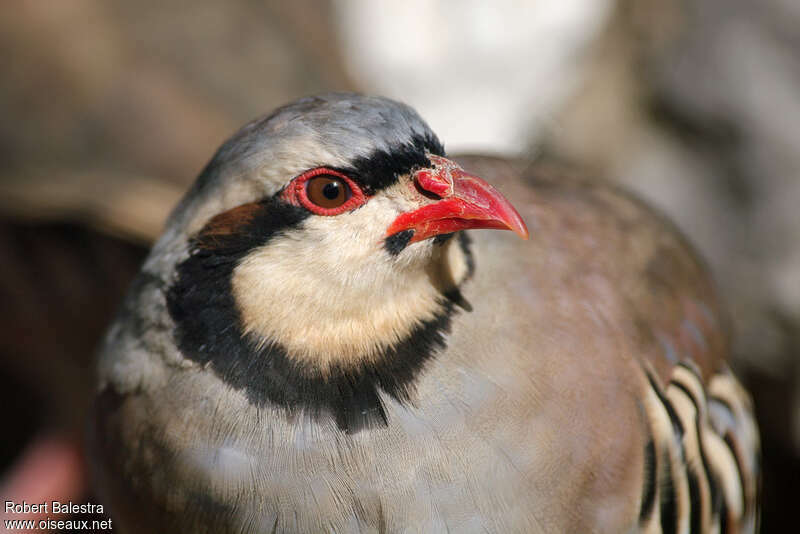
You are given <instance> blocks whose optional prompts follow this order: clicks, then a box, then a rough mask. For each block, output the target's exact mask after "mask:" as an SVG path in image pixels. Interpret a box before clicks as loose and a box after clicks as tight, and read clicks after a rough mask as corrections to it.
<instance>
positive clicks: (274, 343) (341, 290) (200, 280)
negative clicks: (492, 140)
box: [156, 94, 528, 405]
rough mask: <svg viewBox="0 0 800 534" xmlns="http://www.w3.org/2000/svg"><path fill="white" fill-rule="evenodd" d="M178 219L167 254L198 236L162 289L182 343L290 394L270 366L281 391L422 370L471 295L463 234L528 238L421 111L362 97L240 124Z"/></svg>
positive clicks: (219, 366)
mask: <svg viewBox="0 0 800 534" xmlns="http://www.w3.org/2000/svg"><path fill="white" fill-rule="evenodd" d="M169 227H170V229H171V231H168V232H167V235H166V236H165V238H164V242H163V243H159V245H158V246H157V247H156V250H159V249H160V250H161V254H160V256H162V257H165V256H169V257H175V256H176V254H170V253H169V252H168V250H167V249H168V248H169V247H170V246H172V245H170V243H172V244H173V245H174V240H175V239H176V237H175V236H185V237H186V236H188V239H187V240H186V243H187V245H188V246H187V247H186V252H185V254H184V255H183V256H181V255H180V254H177V256H179V257H177V258H176V261H175V264H174V266H172V270H173V271H174V273H175V275H174V276H173V279H172V281H171V282H170V284H171V285H170V288H169V291H168V293H167V302H168V308H169V313H170V315H171V316H172V319H173V321H174V322H175V325H176V341H177V343H178V346H179V347H180V349H181V351H182V353H183V354H184V356H185V357H187V358H189V359H193V360H195V361H199V362H201V363H204V364H209V365H210V366H211V367H212V368H213V369H215V370H217V371H218V373H219V374H220V376H221V377H222V378H223V379H225V380H227V381H229V382H230V383H232V384H233V385H234V386H235V387H240V388H244V389H247V390H248V394H250V395H251V396H255V397H257V398H261V397H262V396H266V397H268V398H271V400H273V401H275V402H277V403H278V404H283V405H289V404H291V399H289V398H288V397H287V396H286V395H287V393H286V392H285V391H284V392H275V391H271V392H270V391H265V388H266V389H267V390H269V389H270V388H271V387H273V386H274V384H273V385H272V386H270V385H265V382H269V380H270V376H272V377H273V378H274V377H275V376H278V375H280V378H279V379H277V380H279V382H280V384H283V386H282V387H283V388H284V389H285V383H286V382H287V381H291V380H294V379H297V380H300V381H314V380H317V381H322V382H323V383H326V384H331V383H334V382H336V378H335V377H336V376H348V377H350V378H348V380H350V381H351V382H352V380H353V378H352V377H354V376H361V375H364V376H366V375H370V376H373V378H375V377H376V376H378V375H380V374H381V373H382V372H385V373H388V372H389V371H388V370H386V369H383V367H381V366H384V365H395V366H399V367H398V368H397V369H395V370H394V371H392V373H394V374H393V376H392V377H384V378H383V379H382V380H383V381H384V382H387V381H389V382H391V381H394V380H395V379H396V380H397V381H398V383H399V382H401V381H402V380H401V379H400V377H401V376H405V375H410V374H414V373H411V372H410V370H409V369H407V368H406V367H405V365H406V364H408V365H412V364H413V365H412V366H416V367H420V368H421V365H422V363H423V361H424V360H425V359H426V358H427V357H429V356H430V354H432V353H433V352H435V350H436V349H437V348H440V347H441V346H442V345H443V344H444V334H445V332H446V329H447V325H448V324H449V316H450V314H451V313H452V310H453V304H454V303H455V304H461V305H462V307H465V308H467V307H469V304H468V303H466V301H465V300H464V299H463V297H462V296H461V293H460V291H459V287H460V285H461V283H462V282H464V280H465V279H466V278H468V276H469V275H470V271H471V258H470V251H469V245H468V240H467V239H466V238H464V237H458V238H455V239H454V236H456V235H458V233H459V232H461V231H462V230H467V229H478V228H490V229H506V230H512V231H514V232H516V233H517V234H519V235H520V236H522V237H523V238H527V236H528V231H527V228H526V227H525V223H524V222H523V221H522V218H521V217H520V215H519V214H518V213H517V211H516V210H515V209H514V207H513V206H512V205H511V204H510V203H509V202H508V201H507V200H506V199H505V198H504V197H503V196H502V195H501V194H500V193H499V192H498V191H497V190H496V189H495V188H493V187H492V186H491V185H489V184H488V183H487V182H485V181H484V180H482V179H481V178H479V177H477V176H474V175H472V174H469V173H468V172H466V171H465V170H464V169H462V168H461V167H460V166H459V165H457V164H456V163H454V162H453V161H452V160H449V159H447V158H446V157H445V154H444V150H443V147H442V145H441V143H440V142H439V141H438V139H437V138H436V136H435V134H434V133H433V132H432V131H431V130H430V128H429V127H428V126H427V124H425V122H424V121H423V120H422V119H421V118H420V117H419V116H418V115H417V114H416V112H414V111H413V110H412V109H411V108H409V107H408V106H405V105H403V104H400V103H397V102H394V101H391V100H387V99H383V98H376V97H365V96H358V95H352V94H333V95H324V96H321V97H314V98H308V99H303V100H299V101H297V102H295V103H293V104H290V105H288V106H286V107H284V108H281V109H279V110H277V111H276V112H274V113H273V114H271V115H269V116H268V117H266V118H263V119H259V120H257V121H254V122H252V123H250V124H248V125H247V126H245V127H244V128H243V129H242V130H240V131H239V132H238V133H237V134H235V135H234V136H233V137H232V138H231V139H230V140H229V141H227V142H226V143H225V144H224V145H223V146H222V147H221V148H220V150H219V151H218V152H217V154H216V156H215V157H214V159H212V161H211V162H210V163H209V165H208V166H207V167H206V169H205V170H204V172H203V173H202V174H201V176H200V178H199V179H198V181H197V183H196V185H195V187H194V188H193V190H192V191H191V192H190V193H189V195H188V196H187V197H186V199H185V200H184V201H183V203H182V204H181V206H180V207H179V208H178V209H177V211H176V212H175V214H174V215H173V216H172V219H171V221H170V224H169ZM170 236H171V237H170ZM156 255H157V256H158V255H159V254H156ZM184 256H185V257H184ZM403 347H406V349H404V348H403ZM404 350H407V352H409V354H408V355H405V356H403V355H401V354H400V353H401V352H403V351H404ZM410 360H413V361H410ZM414 362H416V363H414ZM401 364H402V365H401ZM279 367H280V369H278V368H279ZM381 369H383V371H381ZM414 372H416V371H414ZM385 373H384V374H385ZM287 376H288V377H289V378H287ZM253 381H255V382H256V383H257V385H256V386H253V384H251V382H253ZM259 381H260V382H259ZM377 381H378V382H380V381H381V380H377ZM303 384H304V385H302V386H300V385H298V388H300V387H302V388H305V390H306V391H308V390H309V388H311V389H314V387H316V386H313V384H312V385H310V383H305V382H304V383H303ZM373 386H375V387H378V386H380V387H383V389H384V390H388V389H391V386H388V385H386V384H377V385H376V384H373ZM252 387H255V389H256V390H257V391H256V392H255V393H254V392H253V391H251V390H252ZM336 387H337V388H339V389H341V388H342V387H343V386H341V384H340V385H338V386H336ZM364 387H366V388H367V389H369V386H368V385H365V386H364ZM403 387H405V386H403ZM289 389H291V388H289ZM345 389H359V388H353V387H350V386H347V387H346V388H345ZM401 389H402V388H401ZM331 394H332V395H334V396H335V395H337V394H341V392H340V393H331ZM288 395H289V397H291V394H288ZM320 395H322V394H320ZM322 396H323V397H324V395H322ZM276 397H277V398H276Z"/></svg>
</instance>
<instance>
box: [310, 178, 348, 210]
mask: <svg viewBox="0 0 800 534" xmlns="http://www.w3.org/2000/svg"><path fill="white" fill-rule="evenodd" d="M306 195H308V200H310V201H311V202H313V203H314V204H316V205H317V206H319V207H320V208H326V209H331V208H338V207H339V206H341V205H342V204H344V203H345V202H347V201H348V200H349V199H350V196H351V192H350V186H348V185H347V182H345V181H344V180H342V179H341V178H338V177H336V176H331V175H324V174H323V175H320V176H315V177H313V178H311V179H310V180H309V181H308V182H307V183H306Z"/></svg>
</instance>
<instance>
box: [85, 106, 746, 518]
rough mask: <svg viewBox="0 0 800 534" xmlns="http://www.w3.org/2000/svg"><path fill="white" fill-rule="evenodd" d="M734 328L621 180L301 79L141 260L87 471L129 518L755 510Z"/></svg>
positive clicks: (112, 354) (101, 398)
mask: <svg viewBox="0 0 800 534" xmlns="http://www.w3.org/2000/svg"><path fill="white" fill-rule="evenodd" d="M501 191H502V193H501ZM509 199H511V200H509ZM512 201H513V203H512ZM731 350H732V349H731V342H730V339H729V333H728V327H727V319H726V315H725V311H724V308H723V305H722V304H721V298H720V296H718V295H717V292H716V289H715V287H714V284H713V281H712V279H711V277H710V275H709V273H708V269H707V268H706V267H705V266H704V264H703V262H702V260H700V259H699V258H698V256H697V254H696V253H695V252H694V251H693V249H692V247H691V246H690V245H689V244H688V242H687V240H686V239H685V238H684V237H683V236H682V235H681V234H680V233H679V232H678V231H677V230H676V229H675V227H674V225H673V224H672V223H671V222H669V221H667V220H666V219H665V218H664V217H663V216H662V215H660V214H659V213H658V212H657V211H656V210H654V209H652V208H650V207H649V206H648V205H646V204H645V203H643V202H642V201H640V200H638V199H636V198H635V197H633V196H631V195H630V194H629V193H627V192H625V191H622V190H620V189H618V188H617V187H615V186H613V185H610V184H608V183H606V182H604V181H602V180H597V179H594V180H593V179H590V178H586V177H585V176H583V175H581V174H579V173H575V172H572V171H570V170H568V169H563V168H561V167H559V166H557V165H548V164H542V165H536V164H534V165H531V164H530V163H529V162H527V161H525V160H524V159H519V158H517V159H515V158H503V157H499V156H478V155H464V156H461V157H458V156H448V154H447V153H446V152H445V150H444V146H443V144H442V143H441V141H440V140H439V139H438V138H437V136H436V135H435V134H434V133H433V131H432V130H431V128H430V127H429V126H428V125H427V124H426V123H425V121H424V120H423V119H422V118H421V117H420V116H419V115H418V114H417V112H416V111H414V110H413V109H412V108H411V107H409V106H407V105H405V104H402V103H399V102H396V101H394V100H390V99H387V98H383V97H378V96H365V95H360V94H353V93H327V94H322V95H318V96H312V97H306V98H302V99H299V100H297V101H294V102H292V103H290V104H287V105H285V106H283V107H280V108H278V109H276V110H275V111H273V112H271V113H269V114H268V115H265V116H263V117H261V118H259V119H256V120H254V121H252V122H250V123H248V124H247V125H245V126H244V127H243V128H242V129H241V130H239V131H238V132H237V133H235V134H234V135H233V136H232V137H231V138H230V139H228V140H227V141H226V142H225V143H224V144H223V145H222V146H221V147H220V148H219V150H218V151H217V152H216V154H215V155H214V156H213V158H212V159H211V161H210V162H209V163H208V164H207V165H206V167H205V168H204V169H203V170H202V172H201V173H200V175H199V177H198V179H197V180H196V182H195V183H194V185H193V186H192V187H191V189H190V190H189V192H188V193H187V194H186V196H185V197H184V198H183V200H182V201H180V203H179V204H178V205H177V207H176V208H175V210H174V211H173V213H172V214H171V215H170V217H169V219H168V221H167V223H166V226H165V230H164V233H163V234H162V236H161V237H160V238H159V239H158V240H157V242H156V243H155V245H154V246H153V248H152V250H151V252H150V254H149V256H148V257H147V259H146V260H145V261H144V263H143V265H142V267H141V271H140V272H139V274H138V275H137V277H136V279H135V280H134V282H133V283H132V286H131V287H130V289H129V292H128V294H127V296H126V298H125V300H124V302H123V304H122V306H121V308H120V310H119V312H118V314H117V316H116V318H115V319H114V321H113V323H112V324H111V326H110V327H109V330H108V332H107V334H106V336H105V337H104V339H103V341H102V343H101V346H100V348H99V356H98V360H97V369H96V377H97V378H96V384H95V386H96V394H95V401H94V407H93V409H92V415H91V418H90V424H89V427H90V430H89V436H88V443H89V445H88V447H89V449H88V450H89V452H88V456H89V458H90V459H91V463H92V479H93V483H94V489H95V492H96V494H97V496H98V498H99V499H100V501H101V502H103V503H105V504H106V505H107V507H108V509H110V512H111V516H112V518H113V521H114V523H113V524H114V528H115V529H117V530H119V531H120V532H193V533H204V532H208V533H228V532H230V533H233V532H236V533H262V532H268V533H275V532H292V533H301V532H302V533H311V532H378V533H396V532H397V533H399V532H463V533H470V532H502V533H509V532H525V533H540V532H541V533H544V532H558V533H564V532H647V533H651V532H663V533H672V532H676V533H677V532H682V533H685V532H692V533H697V532H722V533H727V532H742V533H744V532H755V531H756V529H757V528H758V516H759V508H758V501H759V494H758V491H759V469H760V468H759V459H760V451H759V441H758V429H757V424H756V421H755V418H754V415H753V406H752V401H751V399H750V397H749V395H748V393H747V392H746V390H745V389H744V388H743V386H742V385H741V384H740V383H739V381H738V380H737V379H736V377H735V375H734V374H733V373H732V371H731V369H730V365H729V362H728V357H729V355H730V352H731Z"/></svg>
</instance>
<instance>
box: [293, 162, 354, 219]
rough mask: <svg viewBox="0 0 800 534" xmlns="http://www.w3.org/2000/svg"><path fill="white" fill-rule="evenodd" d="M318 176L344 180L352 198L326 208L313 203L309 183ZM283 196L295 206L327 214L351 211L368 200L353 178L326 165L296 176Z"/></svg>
mask: <svg viewBox="0 0 800 534" xmlns="http://www.w3.org/2000/svg"><path fill="white" fill-rule="evenodd" d="M318 176H330V177H333V178H336V179H338V180H341V181H342V182H344V183H345V184H346V185H347V186H348V187H349V188H350V198H348V199H347V201H346V202H345V203H344V204H342V205H341V206H337V207H335V208H324V207H322V206H318V205H317V204H315V203H313V202H312V201H311V200H310V199H309V198H308V190H307V185H308V181H309V180H311V179H312V178H316V177H318ZM281 196H282V197H283V198H284V199H285V200H286V201H288V202H289V203H291V204H294V205H295V206H303V207H304V208H306V209H307V210H308V211H310V212H311V213H315V214H317V215H326V216H330V215H339V214H340V213H344V212H345V211H351V210H353V209H355V208H357V207H359V206H361V205H362V204H364V202H366V201H367V197H366V195H364V192H363V191H362V190H361V188H360V187H359V186H358V185H357V184H356V183H355V182H354V181H353V180H351V179H350V178H349V177H347V176H346V175H344V174H342V173H341V172H338V171H334V170H333V169H328V168H325V167H318V168H316V169H311V170H310V171H306V172H304V173H303V174H301V175H300V176H298V177H296V178H295V179H293V180H292V181H291V182H290V183H289V185H288V186H287V187H286V189H284V191H283V194H282V195H281Z"/></svg>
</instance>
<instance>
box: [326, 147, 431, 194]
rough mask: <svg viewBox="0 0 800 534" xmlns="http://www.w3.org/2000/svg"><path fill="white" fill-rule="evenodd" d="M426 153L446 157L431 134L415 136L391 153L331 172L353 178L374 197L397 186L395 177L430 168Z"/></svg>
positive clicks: (381, 152)
mask: <svg viewBox="0 0 800 534" xmlns="http://www.w3.org/2000/svg"><path fill="white" fill-rule="evenodd" d="M427 153H430V154H434V155H437V156H442V157H444V156H445V152H444V147H443V146H442V144H441V143H440V142H439V140H438V139H437V138H436V136H434V135H433V134H430V135H427V136H424V137H423V136H416V137H414V138H413V139H412V140H411V141H410V142H408V143H406V144H403V145H400V146H397V147H394V148H393V149H392V150H390V151H384V150H377V151H375V152H373V153H371V154H370V155H368V156H365V157H361V158H356V159H355V160H353V162H352V164H351V165H350V166H349V167H346V168H338V167H330V168H332V169H334V170H336V171H338V172H341V173H342V174H345V175H347V176H349V177H350V178H352V179H353V180H354V181H355V182H356V183H358V184H359V186H361V187H362V188H363V189H364V193H366V194H367V195H374V194H375V193H376V192H378V191H380V190H382V189H386V188H387V187H390V186H391V185H393V184H395V183H397V180H398V177H400V176H402V175H404V174H408V173H409V172H411V171H412V170H414V169H418V168H423V167H432V166H433V165H432V164H431V162H430V160H429V159H428V156H427Z"/></svg>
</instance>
